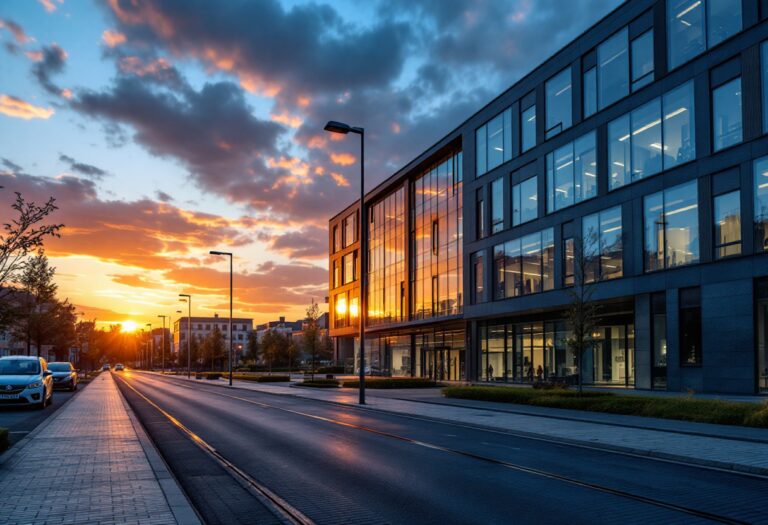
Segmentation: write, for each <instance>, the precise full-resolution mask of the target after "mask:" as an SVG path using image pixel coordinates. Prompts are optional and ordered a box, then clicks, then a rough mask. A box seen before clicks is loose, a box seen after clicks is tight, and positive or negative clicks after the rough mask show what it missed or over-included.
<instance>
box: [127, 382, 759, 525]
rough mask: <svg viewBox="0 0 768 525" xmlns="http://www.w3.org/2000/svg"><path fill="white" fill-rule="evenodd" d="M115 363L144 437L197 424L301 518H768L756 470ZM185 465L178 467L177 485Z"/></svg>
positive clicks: (193, 429)
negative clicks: (593, 446) (125, 368)
mask: <svg viewBox="0 0 768 525" xmlns="http://www.w3.org/2000/svg"><path fill="white" fill-rule="evenodd" d="M115 375H116V377H117V378H118V384H119V385H120V386H121V390H122V391H123V392H124V393H126V396H127V398H128V400H129V402H130V403H131V405H132V406H133V407H134V409H135V410H136V411H137V414H138V415H139V418H140V419H142V421H143V422H144V423H145V425H147V426H148V430H149V431H150V435H152V436H153V438H155V435H156V434H157V433H156V432H153V427H157V425H159V424H161V423H160V422H164V423H162V424H166V425H172V423H171V421H170V419H169V418H173V419H175V421H176V424H177V425H183V426H184V427H185V428H186V432H187V440H188V442H189V443H191V442H192V441H191V440H190V439H189V438H188V436H189V434H194V435H195V436H196V439H199V440H201V441H202V442H204V443H205V444H206V445H207V446H208V447H210V448H212V449H215V451H216V453H217V454H219V455H220V458H221V459H223V460H224V461H225V462H228V463H229V465H230V467H231V468H235V469H239V470H240V471H241V472H242V473H243V474H244V475H245V476H247V477H249V478H251V479H252V480H253V481H254V483H258V484H259V485H260V486H262V487H265V488H267V489H268V490H270V491H272V493H274V494H275V495H276V496H278V497H279V498H281V500H282V501H284V502H285V503H286V505H288V506H289V507H290V508H293V509H295V510H297V511H298V512H300V514H301V515H302V516H304V517H305V518H306V519H307V520H308V522H313V523H318V524H342V523H356V524H357V523H404V524H406V523H413V524H428V523H435V524H448V523H513V522H514V523H624V524H627V523H644V524H645V523H664V524H669V523H717V522H720V523H768V498H766V495H767V494H768V479H765V478H760V477H756V476H750V475H742V474H737V473H729V472H723V471H718V470H713V469H707V468H703V467H696V466H689V465H681V464H678V463H672V462H666V461H657V460H653V459H647V458H639V457H633V456H628V455H623V454H616V453H611V452H608V451H605V452H603V451H599V450H589V449H584V448H577V447H572V446H568V445H564V444H556V443H550V442H547V441H543V440H536V439H530V438H522V437H518V436H511V435H509V434H505V433H503V432H495V431H490V430H487V429H482V428H477V427H471V426H461V425H455V424H447V423H439V422H435V421H431V420H424V419H418V418H410V417H404V416H399V415H394V414H386V413H381V412H376V411H371V410H361V409H358V408H356V407H349V406H339V405H334V404H330V403H324V402H319V401H311V400H307V399H297V398H293V397H291V396H277V395H270V394H264V393H259V392H252V391H245V390H237V389H227V388H222V387H219V386H214V385H207V384H206V383H194V384H190V383H188V382H184V381H182V380H179V379H174V378H171V377H161V376H158V375H150V374H145V373H139V372H128V373H125V374H120V373H116V374H115ZM161 411H162V412H161ZM150 419H151V420H152V423H151V424H148V423H147V421H149V420H150ZM174 440H175V441H174V443H180V439H179V438H178V437H176V438H174ZM166 450H167V449H166ZM196 450H198V453H201V454H203V452H202V450H201V449H199V448H197V449H196ZM161 451H163V447H161ZM178 464H179V463H177V465H178ZM171 468H172V469H174V464H173V463H171ZM187 474H188V473H185V472H176V475H177V476H178V477H179V478H180V481H181V482H182V485H184V483H185V480H184V477H185V476H186V475H187ZM185 486H186V487H187V491H188V492H189V491H190V489H189V488H188V487H189V486H191V485H189V484H187V485H185ZM197 490H200V489H193V492H196V491H197ZM190 497H191V499H192V501H193V503H195V504H196V506H198V510H199V511H200V512H201V514H202V515H203V516H209V517H213V518H214V519H209V520H208V521H216V520H215V513H214V512H211V510H210V509H207V510H206V508H205V507H206V506H207V505H212V506H215V505H216V503H215V501H212V499H211V497H208V496H207V500H203V499H201V497H200V495H196V494H190ZM249 497H250V496H249ZM231 519H233V520H234V519H235V518H231ZM240 521H241V522H248V518H247V516H246V517H242V519H240Z"/></svg>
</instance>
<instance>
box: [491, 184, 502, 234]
mask: <svg viewBox="0 0 768 525" xmlns="http://www.w3.org/2000/svg"><path fill="white" fill-rule="evenodd" d="M503 229H504V179H503V178H500V179H496V180H495V181H493V182H492V183H491V232H492V233H498V232H500V231H501V230H503Z"/></svg>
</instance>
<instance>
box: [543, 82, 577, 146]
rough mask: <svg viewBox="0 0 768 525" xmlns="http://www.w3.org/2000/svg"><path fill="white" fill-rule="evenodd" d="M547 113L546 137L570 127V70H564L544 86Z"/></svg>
mask: <svg viewBox="0 0 768 525" xmlns="http://www.w3.org/2000/svg"><path fill="white" fill-rule="evenodd" d="M545 92H546V97H547V100H546V105H545V110H546V112H547V131H546V137H547V138H551V137H554V136H555V135H557V134H558V133H560V132H562V131H563V130H564V129H567V128H570V127H571V122H572V120H571V119H572V105H571V99H572V96H571V93H572V92H571V68H566V69H564V70H562V71H561V72H560V73H558V74H557V75H555V76H554V77H552V78H551V79H549V80H548V81H547V83H546V86H545Z"/></svg>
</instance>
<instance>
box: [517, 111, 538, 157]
mask: <svg viewBox="0 0 768 525" xmlns="http://www.w3.org/2000/svg"><path fill="white" fill-rule="evenodd" d="M520 131H521V135H522V139H521V147H522V151H528V150H529V149H531V148H532V147H534V146H535V145H536V105H535V104H534V105H533V106H531V107H529V108H528V109H526V110H524V111H523V113H522V115H521V117H520Z"/></svg>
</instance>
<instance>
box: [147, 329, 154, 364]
mask: <svg viewBox="0 0 768 525" xmlns="http://www.w3.org/2000/svg"><path fill="white" fill-rule="evenodd" d="M147 326H148V327H149V341H148V342H147V343H148V344H147V353H149V359H148V360H147V361H149V369H150V370H152V354H153V353H154V351H155V345H154V343H155V338H154V337H153V336H152V323H147ZM145 364H146V363H145Z"/></svg>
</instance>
